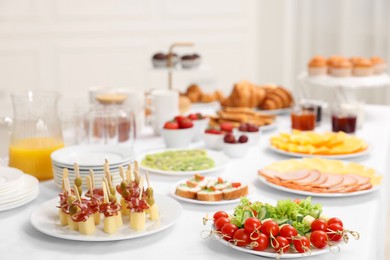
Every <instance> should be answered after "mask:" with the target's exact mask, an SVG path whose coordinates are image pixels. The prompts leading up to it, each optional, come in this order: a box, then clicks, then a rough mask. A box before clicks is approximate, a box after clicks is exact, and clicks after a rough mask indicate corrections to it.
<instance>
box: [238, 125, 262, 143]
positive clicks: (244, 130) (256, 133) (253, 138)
mask: <svg viewBox="0 0 390 260" xmlns="http://www.w3.org/2000/svg"><path fill="white" fill-rule="evenodd" d="M238 133H239V134H244V135H246V136H248V139H249V141H248V142H249V144H250V145H256V144H258V143H259V140H260V129H259V127H258V126H257V125H254V124H251V123H243V124H240V126H239V127H238Z"/></svg>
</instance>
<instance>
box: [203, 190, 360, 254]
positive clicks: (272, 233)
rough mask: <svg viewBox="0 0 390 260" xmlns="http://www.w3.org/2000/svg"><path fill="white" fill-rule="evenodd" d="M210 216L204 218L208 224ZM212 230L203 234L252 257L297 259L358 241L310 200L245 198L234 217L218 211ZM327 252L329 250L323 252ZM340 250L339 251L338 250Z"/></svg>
mask: <svg viewBox="0 0 390 260" xmlns="http://www.w3.org/2000/svg"><path fill="white" fill-rule="evenodd" d="M207 220H210V219H208V218H207V217H206V218H204V219H203V222H204V224H206V223H207ZM211 220H212V221H213V229H212V230H211V231H207V230H205V231H204V232H202V234H201V235H202V236H203V237H205V238H206V237H210V236H211V237H213V238H215V239H217V240H219V241H221V242H223V243H224V244H226V245H228V246H230V247H232V248H233V249H237V250H240V251H244V252H247V253H250V254H257V255H261V256H268V257H277V259H278V258H279V257H284V256H285V257H287V258H294V257H300V256H309V255H316V254H320V253H326V252H330V250H329V249H330V248H332V247H335V246H337V245H338V244H340V243H342V242H345V243H347V242H348V240H349V236H350V235H351V236H352V237H354V238H355V239H359V237H360V235H359V233H358V232H356V231H350V230H347V229H346V228H345V227H344V223H343V220H341V219H339V218H337V217H331V218H330V217H328V216H326V215H325V214H323V213H322V205H320V204H314V203H312V201H311V198H310V197H308V198H306V199H303V200H299V199H296V200H279V201H278V202H277V204H276V205H271V204H268V203H263V202H260V201H250V200H249V199H247V198H245V197H244V198H242V199H241V202H240V204H239V205H238V206H237V207H236V208H235V209H234V212H233V214H228V213H226V212H225V211H218V212H215V213H214V215H213V218H212V219H211ZM324 249H327V250H324ZM339 250H340V249H339Z"/></svg>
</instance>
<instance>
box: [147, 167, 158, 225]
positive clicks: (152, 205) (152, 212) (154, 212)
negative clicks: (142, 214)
mask: <svg viewBox="0 0 390 260" xmlns="http://www.w3.org/2000/svg"><path fill="white" fill-rule="evenodd" d="M146 181H147V183H148V188H147V189H146V191H145V193H146V202H147V203H148V205H149V210H148V212H149V217H150V220H153V221H157V220H159V215H158V208H157V204H156V202H155V200H154V194H153V193H154V191H153V188H152V187H151V186H150V181H149V173H146Z"/></svg>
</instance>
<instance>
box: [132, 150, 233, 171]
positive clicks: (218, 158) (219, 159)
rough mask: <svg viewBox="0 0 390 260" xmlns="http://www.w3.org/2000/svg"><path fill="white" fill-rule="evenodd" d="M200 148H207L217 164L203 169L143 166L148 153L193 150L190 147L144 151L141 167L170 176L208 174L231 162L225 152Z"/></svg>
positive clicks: (143, 169) (144, 169)
mask: <svg viewBox="0 0 390 260" xmlns="http://www.w3.org/2000/svg"><path fill="white" fill-rule="evenodd" d="M199 149H200V150H206V151H207V155H208V156H209V157H210V158H211V159H213V160H214V163H215V166H214V167H213V168H210V169H207V170H202V171H164V170H158V169H153V168H148V167H144V166H142V160H143V159H144V158H145V156H146V155H148V154H155V153H162V152H166V151H176V150H193V149H189V148H187V149H186V148H173V149H161V150H154V151H149V152H147V153H144V154H142V155H140V156H139V157H138V161H139V162H140V163H139V168H140V170H142V171H147V172H150V173H155V174H162V175H170V176H191V175H194V174H196V173H198V174H201V175H203V174H208V173H213V172H217V171H220V170H223V169H224V168H225V166H226V165H227V163H228V162H229V158H228V157H227V156H226V155H225V154H224V153H223V152H217V151H212V150H208V149H203V148H199Z"/></svg>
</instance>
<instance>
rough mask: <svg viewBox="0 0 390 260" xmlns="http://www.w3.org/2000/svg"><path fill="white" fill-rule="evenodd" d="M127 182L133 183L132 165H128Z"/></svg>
mask: <svg viewBox="0 0 390 260" xmlns="http://www.w3.org/2000/svg"><path fill="white" fill-rule="evenodd" d="M126 180H127V182H128V183H131V164H130V163H129V164H128V165H127V171H126Z"/></svg>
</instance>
